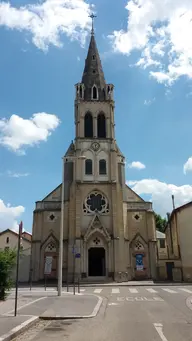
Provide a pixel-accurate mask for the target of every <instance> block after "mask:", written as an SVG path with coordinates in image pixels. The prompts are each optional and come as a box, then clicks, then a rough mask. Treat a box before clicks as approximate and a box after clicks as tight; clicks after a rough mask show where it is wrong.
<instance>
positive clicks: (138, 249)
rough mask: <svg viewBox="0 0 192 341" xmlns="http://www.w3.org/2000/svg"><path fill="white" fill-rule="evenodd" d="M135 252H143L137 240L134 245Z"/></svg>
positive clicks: (141, 245)
mask: <svg viewBox="0 0 192 341" xmlns="http://www.w3.org/2000/svg"><path fill="white" fill-rule="evenodd" d="M135 251H144V247H143V244H142V243H141V242H140V241H139V240H137V241H136V243H135Z"/></svg>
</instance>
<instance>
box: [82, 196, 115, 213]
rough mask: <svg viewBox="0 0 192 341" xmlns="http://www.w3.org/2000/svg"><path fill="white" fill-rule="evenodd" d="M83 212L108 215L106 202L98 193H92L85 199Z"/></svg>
mask: <svg viewBox="0 0 192 341" xmlns="http://www.w3.org/2000/svg"><path fill="white" fill-rule="evenodd" d="M83 211H84V213H94V212H98V213H109V204H108V200H107V198H106V197H105V196H104V195H103V194H101V193H100V192H97V191H94V192H92V193H91V194H89V195H88V197H87V198H86V199H85V202H84V205H83Z"/></svg>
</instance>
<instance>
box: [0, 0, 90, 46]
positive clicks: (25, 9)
mask: <svg viewBox="0 0 192 341" xmlns="http://www.w3.org/2000/svg"><path fill="white" fill-rule="evenodd" d="M91 7H92V6H91V5H90V4H88V3H86V2H85V1H84V0H45V1H41V2H39V1H38V2H37V4H31V5H30V4H29V5H26V6H22V7H18V8H16V7H13V6H11V4H10V3H9V2H4V1H3V2H1V3H0V25H1V26H5V27H7V28H10V29H16V30H19V31H25V32H30V33H31V35H32V41H33V43H34V44H35V46H37V47H38V48H39V49H42V50H45V51H46V50H47V49H48V47H49V45H54V46H56V47H61V46H62V41H61V35H62V34H65V35H66V36H67V37H68V38H70V39H71V40H74V39H76V40H79V41H80V42H81V43H82V44H83V43H84V41H85V38H86V35H87V32H88V29H89V30H90V24H91V19H90V18H89V14H90V11H91Z"/></svg>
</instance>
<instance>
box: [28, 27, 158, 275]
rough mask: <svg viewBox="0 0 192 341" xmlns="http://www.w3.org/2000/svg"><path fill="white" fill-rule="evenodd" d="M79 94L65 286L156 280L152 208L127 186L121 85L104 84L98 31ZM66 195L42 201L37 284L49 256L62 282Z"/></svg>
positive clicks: (71, 151)
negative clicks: (118, 114)
mask: <svg viewBox="0 0 192 341" xmlns="http://www.w3.org/2000/svg"><path fill="white" fill-rule="evenodd" d="M75 89H76V93H75V103H74V110H75V139H74V141H72V142H71V144H70V146H69V148H68V150H67V152H66V154H65V158H64V169H65V176H64V188H65V190H64V231H63V233H64V236H63V280H66V279H67V278H68V280H69V281H71V280H72V279H73V278H74V276H79V277H80V278H81V280H82V281H88V280H109V279H114V280H116V281H120V282H121V281H127V280H132V279H155V278H156V267H157V250H156V228H155V219H154V213H153V209H152V203H151V202H146V201H144V200H143V199H142V198H141V197H140V196H138V195H137V194H136V193H135V192H133V191H132V189H131V188H129V187H128V186H127V185H126V181H125V157H124V155H123V154H122V152H121V150H120V149H119V147H118V144H117V141H116V139H115V119H114V114H115V102H114V85H113V84H111V83H110V84H109V83H106V81H105V77H104V73H103V68H102V65H101V60H100V56H99V53H98V49H97V46H96V41H95V36H94V30H92V32H91V39H90V45H89V49H88V54H87V58H86V61H85V68H84V72H83V76H82V80H81V82H80V83H77V84H76V86H75ZM72 119H73V118H72V117H71V120H72ZM61 189H62V185H61V184H59V186H58V187H57V188H55V189H53V191H51V192H50V193H49V194H48V195H47V196H46V197H45V198H44V199H43V200H41V201H37V202H36V206H35V210H34V215H33V232H32V268H33V281H39V280H42V279H43V278H44V266H45V259H46V257H47V256H50V257H52V268H51V273H50V275H49V277H50V278H52V279H56V278H57V276H58V254H59V229H60V224H61ZM74 254H77V255H78V258H75V257H74Z"/></svg>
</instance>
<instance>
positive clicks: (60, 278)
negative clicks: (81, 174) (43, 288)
mask: <svg viewBox="0 0 192 341" xmlns="http://www.w3.org/2000/svg"><path fill="white" fill-rule="evenodd" d="M76 159H81V160H85V159H86V157H85V156H83V155H81V156H69V157H67V156H65V157H62V188H61V222H60V234H59V267H58V296H61V295H62V287H63V228H64V218H65V217H64V195H65V181H64V180H65V160H76Z"/></svg>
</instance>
